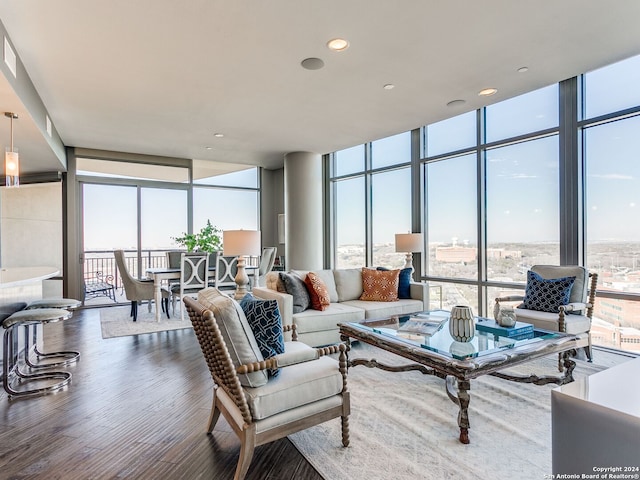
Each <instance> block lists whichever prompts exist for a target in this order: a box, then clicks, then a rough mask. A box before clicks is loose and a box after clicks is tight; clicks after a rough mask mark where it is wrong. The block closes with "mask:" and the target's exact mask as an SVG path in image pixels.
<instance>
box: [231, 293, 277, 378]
mask: <svg viewBox="0 0 640 480" xmlns="http://www.w3.org/2000/svg"><path fill="white" fill-rule="evenodd" d="M240 307H241V308H242V311H243V312H244V314H245V316H246V317H247V322H249V326H250V327H251V330H252V331H253V336H254V337H255V338H256V342H258V348H259V349H260V353H262V356H263V357H264V358H265V360H266V359H268V358H271V357H274V356H276V355H279V354H281V353H284V336H283V334H282V318H281V316H280V310H279V309H278V302H277V301H275V300H262V299H258V298H256V297H254V296H253V295H252V294H251V293H247V294H246V295H245V296H244V297H243V298H242V300H241V301H240ZM279 373H280V370H279V369H277V368H276V369H269V375H270V376H271V377H277V376H278V374H279Z"/></svg>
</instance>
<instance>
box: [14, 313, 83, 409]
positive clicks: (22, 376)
mask: <svg viewBox="0 0 640 480" xmlns="http://www.w3.org/2000/svg"><path fill="white" fill-rule="evenodd" d="M69 317H71V312H69V311H67V310H63V309H60V308H39V309H34V310H21V311H19V312H16V313H14V314H12V315H11V316H10V317H8V318H6V319H5V320H4V321H3V322H2V326H3V328H4V329H5V331H4V340H3V341H4V343H3V346H4V350H3V376H2V384H3V387H4V389H5V391H6V392H7V394H8V395H9V398H12V397H19V396H24V395H35V394H42V393H51V392H54V391H56V390H59V389H61V388H62V387H64V386H65V385H67V384H68V383H69V382H70V381H71V373H69V372H61V371H49V372H42V373H26V372H23V371H21V370H20V365H19V360H20V348H19V347H20V345H19V342H20V335H17V328H18V327H20V326H23V327H24V328H25V336H24V337H25V346H24V356H25V363H27V362H26V359H28V357H29V353H30V352H29V350H30V343H29V340H30V335H29V333H30V332H29V328H30V327H31V326H36V327H37V325H38V324H41V325H42V324H45V323H49V322H57V321H60V320H65V319H67V318H69ZM58 353H60V354H62V355H66V354H73V355H74V356H75V358H74V359H67V360H65V361H64V362H59V363H58V364H62V363H70V362H71V361H75V360H76V359H77V358H78V357H79V355H80V353H79V352H58ZM27 365H28V366H30V365H29V363H27ZM54 365H57V364H48V365H46V366H44V365H43V366H37V367H39V368H49V367H51V366H54ZM49 379H60V380H61V381H60V382H58V383H54V384H53V385H48V386H46V387H38V388H33V389H27V390H16V389H14V388H13V386H12V383H13V382H14V380H18V381H19V382H20V383H27V382H30V381H42V380H49Z"/></svg>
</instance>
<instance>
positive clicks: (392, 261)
mask: <svg viewBox="0 0 640 480" xmlns="http://www.w3.org/2000/svg"><path fill="white" fill-rule="evenodd" d="M410 163H411V132H406V133H403V134H400V135H394V136H392V137H388V138H383V139H381V140H377V141H375V142H371V143H368V144H366V145H359V146H357V147H353V148H349V149H346V150H341V151H338V152H335V153H334V154H333V155H332V162H331V168H330V170H331V172H332V173H331V182H330V183H331V198H332V204H333V205H335V206H336V208H335V209H334V214H333V217H332V218H333V222H332V225H331V237H332V248H333V256H334V264H335V266H336V268H357V267H363V266H372V265H373V266H385V267H388V268H400V267H402V265H404V256H405V254H406V252H405V253H403V252H396V251H395V234H396V233H407V232H410V231H411V168H410Z"/></svg>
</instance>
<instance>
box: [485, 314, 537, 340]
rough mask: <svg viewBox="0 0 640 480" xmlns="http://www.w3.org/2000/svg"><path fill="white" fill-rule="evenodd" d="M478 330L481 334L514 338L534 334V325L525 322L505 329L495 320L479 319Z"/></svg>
mask: <svg viewBox="0 0 640 480" xmlns="http://www.w3.org/2000/svg"><path fill="white" fill-rule="evenodd" d="M476 330H478V331H479V332H487V333H493V334H494V335H498V336H500V337H508V338H514V337H521V336H524V335H528V334H532V333H533V325H532V324H530V323H525V322H516V324H515V325H514V326H513V327H503V326H502V325H500V324H499V323H498V322H496V321H495V320H492V319H490V318H481V317H478V321H477V323H476Z"/></svg>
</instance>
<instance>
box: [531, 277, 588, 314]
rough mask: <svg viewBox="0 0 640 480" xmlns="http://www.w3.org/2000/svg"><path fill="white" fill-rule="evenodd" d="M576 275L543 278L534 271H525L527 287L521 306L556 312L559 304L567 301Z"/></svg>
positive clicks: (564, 303)
mask: <svg viewBox="0 0 640 480" xmlns="http://www.w3.org/2000/svg"><path fill="white" fill-rule="evenodd" d="M575 280H576V277H562V278H552V279H545V278H542V277H541V276H540V275H538V274H537V273H536V272H532V271H531V270H529V271H528V272H527V288H526V290H525V295H524V301H523V302H522V307H521V308H526V309H527V310H537V311H539V312H551V313H558V312H559V311H560V309H559V308H558V307H560V305H566V304H567V303H569V297H570V296H571V288H573V283H574V282H575Z"/></svg>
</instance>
